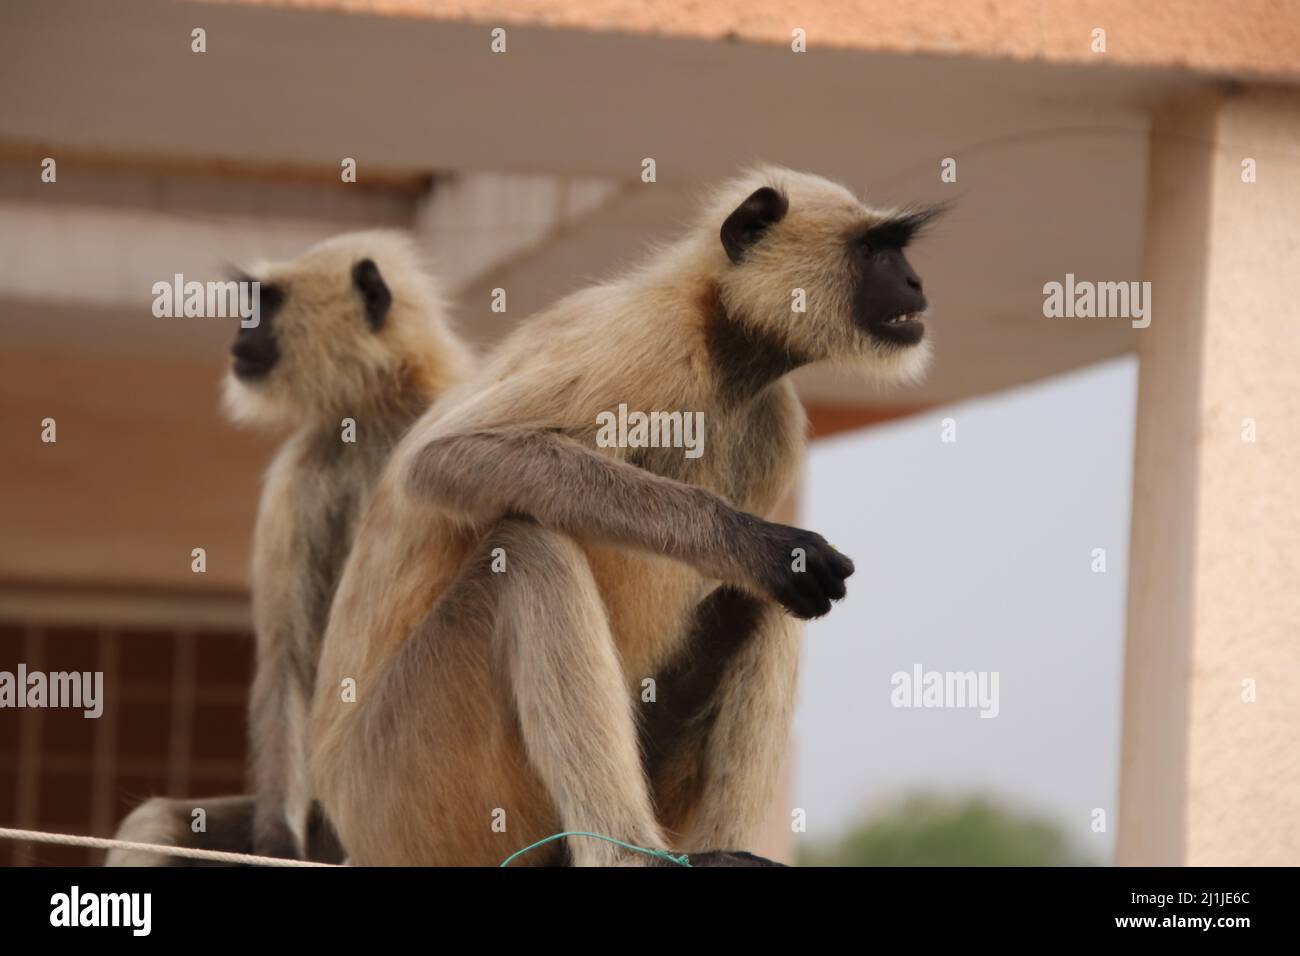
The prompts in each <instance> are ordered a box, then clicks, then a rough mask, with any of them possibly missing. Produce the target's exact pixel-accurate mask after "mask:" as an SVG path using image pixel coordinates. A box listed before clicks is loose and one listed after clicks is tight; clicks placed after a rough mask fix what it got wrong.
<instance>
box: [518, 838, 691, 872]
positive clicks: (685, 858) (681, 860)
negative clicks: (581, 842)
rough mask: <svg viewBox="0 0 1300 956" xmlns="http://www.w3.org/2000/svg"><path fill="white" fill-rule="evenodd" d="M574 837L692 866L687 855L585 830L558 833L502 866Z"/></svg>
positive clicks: (535, 844) (521, 851)
mask: <svg viewBox="0 0 1300 956" xmlns="http://www.w3.org/2000/svg"><path fill="white" fill-rule="evenodd" d="M572 836H585V837H595V838H596V839H597V840H604V841H605V842H606V843H614V844H617V845H618V846H621V847H623V849H625V850H635V851H636V852H637V853H644V854H645V855H646V856H657V857H659V859H661V860H668V861H669V862H670V863H676V864H677V865H678V866H690V865H691V858H690V857H689V856H687V855H686V854H685V853H683V854H682V855H681V856H673V854H671V853H669V852H668V851H667V850H651V849H649V848H647V847H643V846H633V845H632V844H631V843H624V842H623V841H622V840H615V839H614V838H613V837H607V836H602V835H601V834H599V833H587V832H586V831H585V830H566V831H565V832H564V833H557V834H555V835H554V836H548V837H547V838H546V839H545V840H538V841H537V842H536V843H533V844H531V845H530V846H526V847H524V848H523V849H522V850H516V851H515V852H514V853H511V854H510V855H509V856H508V857H506V858H505V861H504V862H503V863H502V864H501V865H502V866H509V865H510V861H511V860H513V859H515V858H516V857H520V856H523V855H524V854H525V853H527V852H528V851H529V850H535V849H537V848H538V847H539V846H541V845H542V844H543V843H550V842H551V841H552V840H562V839H564V838H565V837H572Z"/></svg>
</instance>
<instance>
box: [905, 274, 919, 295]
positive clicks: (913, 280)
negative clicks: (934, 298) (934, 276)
mask: <svg viewBox="0 0 1300 956" xmlns="http://www.w3.org/2000/svg"><path fill="white" fill-rule="evenodd" d="M907 284H908V285H910V286H911V287H912V288H913V289H915V290H916V291H917V292H920V291H921V280H920V279H918V278H917V277H916V276H908V277H907Z"/></svg>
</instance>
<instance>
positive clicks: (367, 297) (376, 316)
mask: <svg viewBox="0 0 1300 956" xmlns="http://www.w3.org/2000/svg"><path fill="white" fill-rule="evenodd" d="M352 283H353V284H354V285H355V286H356V287H357V291H358V292H360V293H361V301H362V302H364V303H365V304H366V323H367V324H368V325H369V326H370V328H372V329H374V330H375V331H376V332H377V331H379V329H380V327H381V326H383V324H384V319H386V318H387V317H388V308H389V306H391V305H392V304H393V293H391V292H389V291H388V284H387V283H386V282H384V277H383V276H381V275H380V274H379V266H377V265H375V260H373V259H362V260H361V261H360V262H358V263H357V264H356V265H355V266H353V267H352Z"/></svg>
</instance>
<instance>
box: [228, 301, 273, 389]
mask: <svg viewBox="0 0 1300 956" xmlns="http://www.w3.org/2000/svg"><path fill="white" fill-rule="evenodd" d="M245 281H248V280H247V279H245ZM283 304H284V291H283V290H282V289H280V288H279V287H278V286H273V285H262V286H259V292H258V306H257V316H258V323H257V325H255V326H252V327H248V328H245V327H243V326H242V325H241V326H240V329H239V334H237V335H236V336H235V344H234V345H232V346H231V347H230V354H231V356H232V357H233V359H234V362H233V363H232V368H233V370H234V373H235V377H236V378H238V379H239V380H240V381H241V382H255V381H258V380H260V379H264V378H266V377H267V376H268V375H270V374H271V369H273V368H275V366H276V363H277V362H279V361H280V346H279V344H278V343H277V342H276V340H275V321H274V320H275V313H276V312H277V311H279V309H280V306H281V305H283Z"/></svg>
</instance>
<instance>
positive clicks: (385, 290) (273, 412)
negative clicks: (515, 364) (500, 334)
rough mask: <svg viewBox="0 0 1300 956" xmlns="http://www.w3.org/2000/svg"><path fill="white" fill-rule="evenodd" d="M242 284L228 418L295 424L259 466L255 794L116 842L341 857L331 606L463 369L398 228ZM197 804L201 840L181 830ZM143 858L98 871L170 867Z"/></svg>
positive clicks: (169, 809)
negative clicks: (319, 720)
mask: <svg viewBox="0 0 1300 956" xmlns="http://www.w3.org/2000/svg"><path fill="white" fill-rule="evenodd" d="M246 279H250V280H251V279H256V280H257V282H258V283H259V285H260V298H259V303H258V304H259V310H258V313H259V321H258V324H257V325H255V326H253V327H249V328H241V329H240V331H239V333H238V335H237V337H236V340H235V343H234V345H233V346H232V347H231V354H232V363H231V367H230V370H229V373H228V375H227V378H226V381H225V383H224V384H225V399H226V406H227V408H228V410H229V411H230V413H231V415H232V417H233V418H234V419H235V420H237V421H240V422H249V423H255V424H264V425H270V426H283V425H286V424H287V425H290V426H292V427H293V428H294V431H293V433H292V435H291V436H290V437H289V438H288V439H287V441H286V442H285V443H284V445H283V446H282V447H281V449H280V451H279V453H278V454H277V455H276V457H275V459H274V461H273V462H272V464H271V467H270V469H269V470H268V472H267V475H266V479H265V483H264V486H263V491H262V498H261V502H260V504H259V507H258V515H257V525H256V530H255V534H254V545H253V562H252V596H253V619H254V620H253V623H254V628H255V631H256V636H257V670H256V675H255V678H254V682H253V688H252V694H251V698H250V705H249V726H250V741H249V745H250V772H251V776H252V780H253V789H254V793H253V795H252V796H251V797H225V798H220V799H217V800H165V799H155V800H152V801H148V802H147V803H146V804H144V805H142V806H141V807H140V808H139V809H137V810H136V811H135V812H134V813H133V814H132V815H131V816H130V817H128V819H127V821H126V823H124V825H123V827H122V831H121V832H120V834H119V836H120V837H121V838H123V839H133V840H138V841H140V842H163V843H172V844H175V843H177V842H181V843H184V844H185V845H190V846H195V845H202V846H207V847H209V848H220V849H236V850H242V851H246V852H253V853H257V854H261V855H266V856H280V857H295V858H310V859H318V860H324V861H328V862H338V861H339V860H341V859H342V856H343V854H342V851H341V848H340V847H339V846H338V845H337V840H336V838H335V837H334V834H333V831H332V828H331V827H330V826H329V823H328V821H327V820H326V819H325V818H324V817H323V816H322V815H321V814H320V812H319V805H317V804H316V803H315V801H314V799H313V797H312V791H311V782H310V775H309V773H308V768H307V713H308V707H309V704H310V700H311V694H312V690H313V687H314V685H315V680H316V664H317V660H318V657H319V651H320V642H321V640H322V638H323V636H324V633H325V624H326V619H327V617H328V613H329V607H330V602H331V600H332V599H333V596H334V590H335V587H336V586H337V583H338V579H339V574H340V573H341V571H342V568H343V562H344V559H345V558H346V557H347V553H348V550H349V548H350V547H351V544H352V537H353V534H354V532H355V529H356V526H357V524H358V522H359V520H360V516H361V515H362V514H363V513H364V510H365V508H366V506H367V504H368V503H369V499H370V495H371V492H372V491H373V488H374V485H375V483H376V482H377V480H378V478H379V475H380V472H381V470H382V468H383V466H384V464H385V462H386V461H387V460H388V457H389V455H390V454H391V452H392V449H393V447H394V446H395V445H396V444H397V441H398V439H399V438H400V437H401V435H402V434H403V433H404V432H405V431H406V430H407V428H408V427H409V426H410V425H411V423H412V422H414V421H415V420H416V418H418V417H419V415H420V414H422V413H423V412H424V411H425V410H426V409H427V408H428V407H429V405H430V404H431V403H432V402H433V400H434V399H435V398H436V397H437V396H439V395H440V394H442V393H443V392H445V391H447V390H448V389H450V388H452V387H453V386H454V385H456V384H457V383H459V382H461V381H462V380H463V379H465V378H466V377H467V376H468V373H469V370H470V367H471V364H472V360H471V357H470V353H469V351H468V349H467V348H466V347H465V345H464V344H463V343H462V342H461V340H460V339H459V338H458V337H457V336H456V335H455V333H454V332H453V331H452V329H451V327H450V325H449V324H448V321H447V318H446V314H445V308H444V305H443V300H442V296H441V293H440V291H439V289H438V288H437V286H436V284H435V283H434V281H433V280H432V278H431V277H430V276H428V275H427V274H426V272H425V271H424V270H423V269H422V268H421V267H420V265H419V262H418V259H417V256H416V255H415V252H414V249H413V247H412V245H411V243H410V242H409V240H408V239H406V238H405V237H404V236H402V235H401V234H399V233H393V232H386V231H375V232H362V233H352V234H348V235H343V236H339V237H336V238H334V239H331V240H328V241H326V242H323V243H320V244H319V245H317V246H314V247H313V248H311V249H309V250H308V251H307V252H305V253H303V254H302V255H301V256H299V257H298V258H296V259H293V260H291V261H289V262H285V263H278V264H259V265H257V266H254V268H253V269H252V270H251V275H250V276H247V277H246ZM345 421H346V423H345ZM349 432H351V434H348V433H349ZM195 806H201V807H204V808H205V809H206V810H207V811H208V820H207V833H206V834H193V833H192V832H191V827H190V822H191V819H190V815H191V812H192V809H193V807H195ZM147 856H149V857H150V859H149V860H147V861H146V860H141V859H138V858H135V859H127V858H123V857H121V856H119V857H118V858H114V859H111V860H110V862H120V863H140V862H179V861H177V860H174V859H169V860H165V861H163V860H157V859H156V857H155V855H153V854H147Z"/></svg>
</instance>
